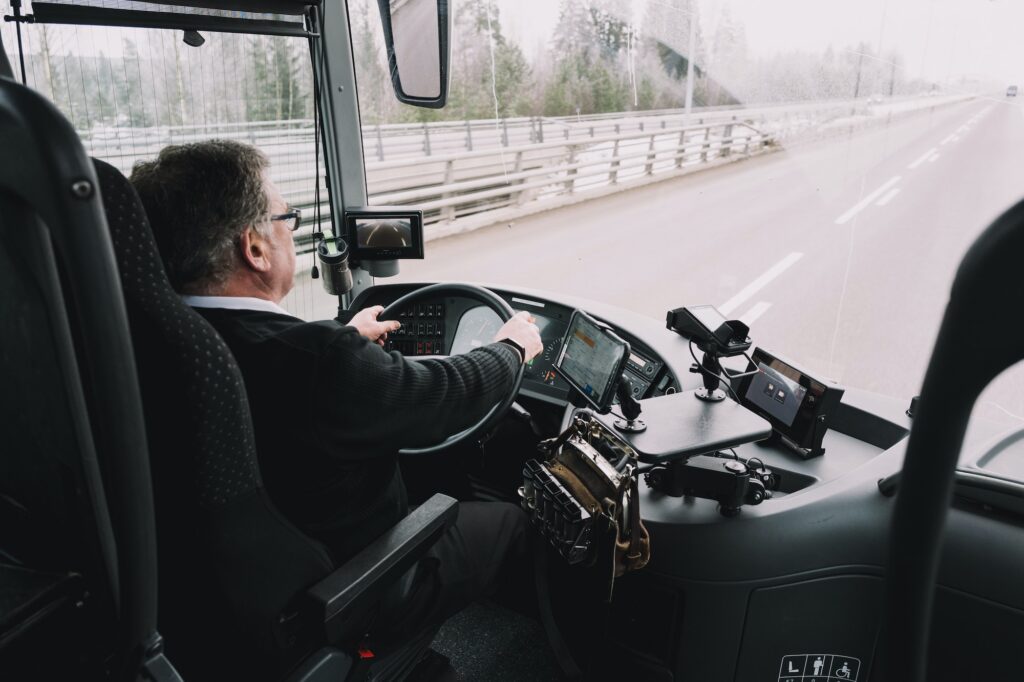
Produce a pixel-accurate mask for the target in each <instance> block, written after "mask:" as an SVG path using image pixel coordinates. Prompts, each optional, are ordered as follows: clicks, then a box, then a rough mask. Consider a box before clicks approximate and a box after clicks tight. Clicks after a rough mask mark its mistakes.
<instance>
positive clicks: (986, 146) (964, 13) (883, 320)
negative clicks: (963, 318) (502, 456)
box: [350, 0, 1024, 423]
mask: <svg viewBox="0 0 1024 682" xmlns="http://www.w3.org/2000/svg"><path fill="white" fill-rule="evenodd" d="M452 6H453V8H454V12H455V15H454V26H453V35H452V66H451V91H450V99H449V104H448V106H447V107H446V108H445V109H443V110H439V111H436V110H425V109H414V108H411V107H407V106H404V105H401V104H399V103H398V102H396V101H395V99H394V97H392V96H391V93H390V82H389V79H388V78H387V70H386V62H385V60H384V54H383V47H382V41H381V40H380V37H379V36H380V29H379V15H378V10H377V7H376V3H375V2H372V3H371V2H365V0H354V2H352V3H351V4H350V15H351V17H352V23H353V32H354V36H353V41H354V51H355V57H356V62H357V69H358V70H357V77H358V83H359V97H360V110H361V113H362V123H363V142H364V149H365V154H366V174H367V181H368V190H369V194H370V196H371V203H378V204H400V203H410V204H416V205H419V206H421V207H423V208H424V210H425V215H426V222H427V228H426V233H427V239H428V243H427V249H426V254H427V257H426V259H425V260H424V261H421V262H417V261H407V262H404V263H403V264H402V273H401V275H400V277H399V280H404V281H423V280H472V281H479V282H485V283H492V284H503V285H512V286H517V287H531V288H537V289H546V290H549V291H552V292H558V293H564V294H573V295H579V296H583V297H587V298H590V299H594V300H600V301H604V302H607V303H612V304H616V305H618V306H621V307H623V308H626V309H629V310H632V311H635V312H639V313H641V314H644V315H648V316H651V317H653V318H657V319H664V316H665V312H666V311H667V310H668V309H670V308H676V307H679V306H682V305H695V304H704V303H709V304H713V305H716V306H717V307H718V309H719V310H720V311H721V312H722V313H723V314H725V315H726V316H727V317H729V318H739V319H742V320H744V321H745V322H747V323H748V324H749V325H750V326H751V330H752V331H751V336H752V337H753V339H754V342H755V344H756V345H760V346H763V347H765V348H766V349H768V350H770V351H773V352H777V353H780V354H782V355H783V356H786V357H788V358H790V359H792V360H793V361H795V362H797V363H798V364H800V365H802V366H804V367H805V368H807V369H808V370H809V371H812V372H815V373H817V374H819V375H820V376H822V377H824V378H831V379H834V380H837V381H839V382H841V383H843V384H846V385H849V386H854V387H858V388H863V389H868V390H871V391H874V392H878V393H882V394H885V395H890V396H895V397H899V398H901V399H909V397H911V396H913V395H915V394H916V393H917V392H918V391H919V389H920V386H921V382H922V379H923V376H924V370H925V367H926V363H927V360H928V357H929V356H930V353H931V349H932V344H933V342H934V339H935V336H936V333H937V331H938V326H939V322H940V320H941V316H942V312H943V310H944V308H945V303H946V300H947V296H948V292H949V288H950V284H951V282H952V278H953V275H954V273H955V269H956V267H957V265H958V263H959V261H960V259H961V257H962V256H963V254H964V252H965V250H966V248H967V247H968V246H969V245H970V243H971V242H972V241H973V239H974V238H975V237H976V236H977V234H978V233H979V232H980V231H981V230H982V229H984V228H985V227H986V226H987V225H988V224H989V223H990V222H991V221H992V219H993V218H995V217H996V216H997V215H998V214H999V213H1001V212H1002V211H1003V210H1005V209H1006V208H1008V207H1009V206H1010V205H1012V204H1013V203H1015V202H1016V201H1018V200H1019V199H1021V198H1022V196H1024V172H1022V171H1024V156H1022V155H1021V154H1020V153H1019V145H1020V143H1021V141H1024V116H1022V113H1024V112H1022V109H1021V107H1020V106H1019V104H1018V101H1019V99H1018V98H1017V94H1016V93H1017V89H1016V84H1017V81H1018V80H1024V71H1022V68H1021V65H1022V64H1024V42H1022V41H1020V39H1019V35H1018V32H1019V29H1018V27H1020V26H1024V7H1021V6H1020V4H1019V3H1014V2H1009V1H1005V0H1001V1H994V2H975V1H972V0H971V1H969V0H891V1H886V0H861V1H858V2H844V3H836V2H830V3H822V2H819V1H818V0H786V1H780V2H772V3H766V2H763V1H762V0H700V1H694V0H635V1H632V2H629V1H625V0H560V1H559V2H548V1H543V0H464V1H463V2H460V3H454V4H453V5H452ZM385 281H394V280H385ZM1017 312H1018V311H1007V315H1008V316H1013V315H1015V314H1017ZM965 361H969V359H966V358H965ZM1021 377H1022V375H1021V373H1020V372H1010V373H1007V375H1004V376H1003V377H1002V378H1001V379H1000V380H999V381H997V382H996V384H995V385H994V386H993V387H991V388H990V389H989V391H988V392H987V393H986V395H985V396H984V397H983V399H982V402H981V403H980V406H979V410H980V411H981V412H984V413H985V415H986V416H988V417H991V418H995V419H999V420H1003V421H1007V422H1010V423H1019V417H1017V416H1016V415H1024V390H1021V389H1020V388H1019V385H1020V384H1019V381H1020V379H1021ZM950 388H951V390H955V387H950Z"/></svg>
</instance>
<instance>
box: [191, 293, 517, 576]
mask: <svg viewBox="0 0 1024 682" xmlns="http://www.w3.org/2000/svg"><path fill="white" fill-rule="evenodd" d="M196 310H197V312H199V313H200V314H201V315H202V316H203V317H205V318H206V319H207V320H209V322H210V323H211V324H212V325H213V326H214V328H215V329H216V330H217V331H218V332H219V333H220V334H221V336H223V337H224V340H225V341H226V342H227V344H228V346H229V347H230V348H231V352H232V353H233V354H234V356H235V358H236V360H237V361H238V364H239V366H240V367H241V369H242V375H243V377H244V378H245V385H246V391H247V393H248V396H249V405H250V408H251V410H252V416H253V424H254V426H255V431H256V450H257V454H258V456H259V460H260V468H261V470H262V473H263V482H264V485H265V486H266V488H267V491H268V492H269V493H270V496H271V499H273V500H274V502H275V503H276V504H277V505H278V506H279V507H280V508H281V511H282V512H283V513H284V514H285V516H286V517H288V519H289V520H290V521H292V523H295V524H296V525H297V526H299V528H301V529H302V530H303V531H305V532H306V533H308V534H309V535H311V536H313V537H315V538H317V539H319V540H321V541H322V542H324V543H325V544H326V545H327V547H328V549H329V550H330V551H331V553H332V554H333V556H334V558H335V560H336V561H338V562H344V561H345V560H347V559H348V558H350V557H352V556H353V555H354V554H355V553H356V552H358V551H359V550H360V549H362V548H363V547H365V546H366V545H367V544H369V543H370V542H371V541H372V540H373V539H374V538H376V537H377V536H379V535H380V534H381V533H383V532H384V531H385V530H387V529H388V528H390V527H391V526H393V525H394V524H395V523H396V522H397V521H398V520H399V519H401V518H402V517H403V516H405V514H406V513H407V500H406V494H405V485H404V484H403V482H402V478H401V474H400V473H399V469H398V463H397V452H398V450H399V449H400V448H406V447H420V446H426V445H432V444H434V443H437V442H440V441H441V440H443V439H444V438H445V437H447V436H449V435H451V434H453V433H456V432H458V431H460V430H462V429H464V428H465V427H467V426H470V425H471V424H473V423H475V422H476V421H477V420H479V419H480V418H481V417H482V416H483V415H484V414H486V412H487V411H488V410H489V409H490V408H491V407H492V406H493V405H494V404H495V403H496V402H497V401H498V400H499V399H500V398H502V397H504V396H506V395H507V394H508V391H509V390H510V388H511V385H512V380H513V377H514V376H515V372H516V370H517V368H518V365H519V363H520V359H519V355H518V353H517V352H516V351H515V350H514V349H513V348H511V347H509V346H507V345H505V344H501V343H495V344H491V345H488V346H484V347H482V348H477V349H475V350H473V351H471V352H469V353H466V354H464V355H460V356H455V357H451V358H447V359H443V360H425V361H418V362H410V361H409V360H406V359H405V358H404V357H403V356H402V355H401V354H399V353H397V352H392V353H387V352H385V351H384V350H383V349H382V348H381V347H380V346H378V345H377V344H374V343H371V342H369V341H367V340H366V339H364V338H363V337H361V336H360V335H359V333H358V332H357V331H356V329H355V328H354V327H348V326H342V325H340V324H339V323H337V322H335V321H326V322H303V321H302V320H299V319H297V318H294V317H291V316H289V315H280V314H276V313H270V312H263V311H252V310H227V309H221V308H197V309H196Z"/></svg>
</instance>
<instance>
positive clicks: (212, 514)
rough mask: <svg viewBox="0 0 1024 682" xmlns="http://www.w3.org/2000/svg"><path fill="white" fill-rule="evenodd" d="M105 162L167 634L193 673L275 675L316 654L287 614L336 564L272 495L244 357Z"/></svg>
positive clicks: (181, 663)
mask: <svg viewBox="0 0 1024 682" xmlns="http://www.w3.org/2000/svg"><path fill="white" fill-rule="evenodd" d="M95 165H96V172H97V176H98V178H99V182H100V191H101V195H102V197H103V202H104V206H105V209H106V212H107V221H108V223H109V225H110V231H111V238H112V241H113V244H114V250H115V253H116V257H117V262H118V267H119V269H120V274H121V281H122V286H123V289H124V293H125V299H126V303H127V309H128V317H129V323H130V326H131V334H132V341H133V344H134V346H135V351H136V363H137V367H138V373H139V381H140V383H141V387H142V397H143V407H144V411H145V417H146V428H147V433H148V437H149V442H150V451H151V460H152V468H153V480H154V489H155V496H156V509H157V528H158V542H157V547H158V554H159V560H160V563H159V565H160V602H159V603H160V621H159V627H160V631H161V633H162V634H163V635H164V637H165V639H166V641H167V650H168V654H169V656H170V658H171V660H172V661H174V663H175V665H176V666H178V667H179V669H181V672H182V673H183V674H184V676H185V678H186V679H189V680H193V679H272V678H274V677H277V676H278V675H279V674H280V673H281V672H283V671H284V670H286V669H287V668H288V667H290V666H291V665H293V664H294V663H296V662H297V661H298V660H299V659H300V658H301V656H302V655H304V654H305V653H306V651H304V650H299V649H300V647H299V646H297V645H293V641H294V637H292V634H293V633H289V632H287V631H286V629H285V625H284V624H282V622H281V621H282V618H281V617H282V616H283V615H285V614H287V612H288V611H289V610H290V604H289V602H291V601H292V600H293V599H294V598H295V597H296V596H297V595H299V594H301V593H302V591H303V590H304V589H305V588H307V587H309V586H310V585H312V584H313V583H314V582H316V581H317V580H318V579H320V578H322V577H323V576H325V575H326V574H327V573H328V572H329V571H330V570H331V569H332V565H331V562H330V560H329V558H328V555H327V553H326V551H325V550H324V549H323V548H322V547H321V546H319V545H318V544H317V543H315V542H314V541H312V540H310V539H309V538H307V537H306V536H304V535H302V534H301V533H300V532H299V531H298V530H296V529H295V528H294V527H293V526H291V525H290V524H289V523H288V522H287V521H285V520H284V519H283V518H282V517H281V516H280V514H279V513H278V512H277V511H276V510H275V509H274V507H273V505H272V504H271V503H270V501H269V499H268V498H267V495H266V493H265V491H264V490H263V487H262V483H261V480H260V475H259V468H258V464H257V459H256V449H255V445H254V440H253V427H252V422H251V417H250V414H249V407H248V401H247V399H246V394H245V387H244V384H243V381H242V376H241V374H240V372H239V369H238V366H237V364H236V363H235V361H234V359H233V358H232V356H231V353H230V352H229V350H228V348H227V346H226V345H225V344H224V342H223V341H222V340H221V338H220V337H219V336H218V335H217V333H216V332H215V331H214V329H213V328H212V327H211V326H210V325H209V324H208V323H207V322H206V321H205V320H204V319H203V318H201V317H200V316H199V315H198V314H196V313H195V312H194V311H193V310H192V309H191V308H189V307H188V306H187V305H185V304H184V303H183V302H182V301H181V299H180V298H179V297H178V295H177V294H176V293H175V292H174V291H173V289H172V288H171V286H170V283H169V282H168V280H167V277H166V275H165V273H164V270H163V266H162V264H161V262H160V258H159V255H158V253H157V250H156V246H155V242H154V240H153V236H152V233H151V231H150V227H149V224H148V221H147V219H146V216H145V212H144V209H143V207H142V204H141V202H140V201H139V199H138V196H137V195H136V194H135V191H134V189H133V188H132V187H131V185H130V183H129V182H128V181H127V180H126V179H125V178H124V177H123V176H122V175H121V174H120V172H118V171H117V170H116V169H115V168H113V167H112V166H110V165H109V164H106V163H103V162H99V161H98V162H96V164H95ZM283 620H285V621H287V617H285V618H284V619H283Z"/></svg>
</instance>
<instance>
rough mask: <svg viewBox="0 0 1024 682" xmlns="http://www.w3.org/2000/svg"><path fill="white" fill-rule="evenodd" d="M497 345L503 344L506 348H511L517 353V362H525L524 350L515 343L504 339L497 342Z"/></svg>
mask: <svg viewBox="0 0 1024 682" xmlns="http://www.w3.org/2000/svg"><path fill="white" fill-rule="evenodd" d="M498 343H504V344H505V345H506V346H512V347H513V348H515V349H516V352H517V353H519V362H521V363H522V362H526V349H525V348H523V347H522V346H520V345H519V344H518V343H517V342H515V341H513V340H512V339H508V338H506V339H502V340H501V341H498Z"/></svg>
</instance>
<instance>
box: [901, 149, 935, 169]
mask: <svg viewBox="0 0 1024 682" xmlns="http://www.w3.org/2000/svg"><path fill="white" fill-rule="evenodd" d="M937 151H938V149H937V148H935V147H932V148H931V149H929V150H928V151H926V152H925V153H924V154H922V155H921V156H920V158H918V159H917V160H916V161H914V162H913V163H912V164H910V165H909V166H907V169H909V170H914V169H915V168H917V167H918V166H920V165H921V164H922V163H924V162H925V161H927V160H928V157H929V156H931V155H932V154H934V153H935V152H937Z"/></svg>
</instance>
